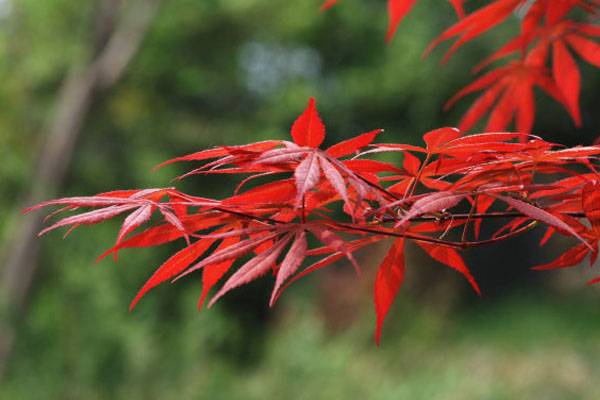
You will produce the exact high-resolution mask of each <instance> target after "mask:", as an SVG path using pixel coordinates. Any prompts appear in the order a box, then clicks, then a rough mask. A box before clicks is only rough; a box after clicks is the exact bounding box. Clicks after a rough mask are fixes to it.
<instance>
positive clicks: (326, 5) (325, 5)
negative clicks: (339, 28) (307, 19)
mask: <svg viewBox="0 0 600 400" xmlns="http://www.w3.org/2000/svg"><path fill="white" fill-rule="evenodd" d="M337 2H338V0H325V3H323V5H321V11H325V10H328V9H330V8H331V7H333V6H334V5H335V4H336V3H337Z"/></svg>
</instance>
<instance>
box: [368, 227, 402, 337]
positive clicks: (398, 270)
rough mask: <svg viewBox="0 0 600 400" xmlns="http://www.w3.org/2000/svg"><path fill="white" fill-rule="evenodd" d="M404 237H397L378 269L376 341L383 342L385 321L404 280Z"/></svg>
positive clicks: (375, 292) (376, 283) (376, 285)
mask: <svg viewBox="0 0 600 400" xmlns="http://www.w3.org/2000/svg"><path fill="white" fill-rule="evenodd" d="M404 268H405V266H404V239H401V238H400V239H396V240H395V241H394V243H393V244H392V247H391V248H390V250H389V251H388V252H387V254H386V256H385V258H384V260H383V262H382V263H381V265H380V266H379V268H378V269H377V277H376V278H375V290H374V299H375V313H376V315H377V326H376V328H375V341H376V343H377V345H379V343H380V342H381V330H382V328H383V321H384V320H385V317H386V315H387V313H388V312H389V310H390V307H391V306H392V303H393V302H394V299H395V298H396V295H397V294H398V291H399V290H400V287H401V286H402V282H404Z"/></svg>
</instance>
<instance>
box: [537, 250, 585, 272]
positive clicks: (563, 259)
mask: <svg viewBox="0 0 600 400" xmlns="http://www.w3.org/2000/svg"><path fill="white" fill-rule="evenodd" d="M589 251H590V249H588V248H587V246H586V245H585V244H579V245H577V246H575V247H572V248H570V249H569V250H567V251H566V252H564V253H563V254H561V256H560V257H558V258H557V259H556V260H554V261H552V262H549V263H547V264H543V265H538V266H536V267H533V268H531V269H534V270H537V271H545V270H549V269H557V268H568V267H573V266H576V265H577V264H579V263H581V262H582V261H583V259H584V258H585V256H586V255H587V254H588V253H589Z"/></svg>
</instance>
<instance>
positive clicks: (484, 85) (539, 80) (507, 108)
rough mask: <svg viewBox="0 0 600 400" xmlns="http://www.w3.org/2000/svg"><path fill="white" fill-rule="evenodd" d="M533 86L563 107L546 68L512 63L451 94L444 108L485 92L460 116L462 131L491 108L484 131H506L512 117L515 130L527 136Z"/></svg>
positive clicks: (531, 108) (533, 106)
mask: <svg viewBox="0 0 600 400" xmlns="http://www.w3.org/2000/svg"><path fill="white" fill-rule="evenodd" d="M536 86H537V87H539V88H540V89H542V90H543V91H544V92H546V93H547V94H549V95H550V96H551V97H552V98H554V99H555V100H557V101H559V102H560V103H562V104H565V102H564V101H563V97H562V95H561V93H560V92H559V90H558V88H557V87H556V84H555V83H554V81H553V80H552V78H551V77H550V74H549V72H548V70H547V69H546V68H545V67H542V66H539V65H532V64H529V63H527V62H521V61H514V62H512V63H510V64H509V65H507V66H503V67H500V68H497V69H495V70H493V71H490V72H488V73H487V74H485V75H483V76H482V77H480V78H478V79H477V80H475V81H474V82H473V83H471V84H470V85H468V86H466V87H465V88H463V89H462V90H461V91H459V92H458V93H457V94H456V95H454V97H452V98H451V99H450V100H449V101H448V102H447V103H446V105H445V106H444V107H445V108H446V109H448V108H450V107H452V105H454V104H455V103H456V102H457V101H458V100H460V99H461V98H463V97H464V96H466V95H468V94H471V93H474V92H477V91H480V90H485V92H484V94H482V95H481V96H480V97H479V98H478V99H477V100H476V101H475V102H474V103H473V105H471V107H470V108H469V109H468V111H467V112H466V113H465V115H464V116H463V117H462V119H461V121H460V124H459V128H460V129H461V130H465V131H466V130H469V129H471V128H472V127H473V126H474V125H475V124H476V123H477V121H479V119H481V118H482V117H483V115H484V114H485V113H487V112H488V111H489V110H490V109H492V111H491V114H490V118H489V120H488V123H487V126H486V128H485V130H486V131H491V132H493V131H502V130H504V129H506V128H507V127H508V126H509V124H510V122H511V121H512V119H513V116H514V117H515V118H516V126H517V130H518V131H519V132H524V133H530V132H531V130H532V127H533V122H534V117H535V104H534V96H533V88H534V87H536Z"/></svg>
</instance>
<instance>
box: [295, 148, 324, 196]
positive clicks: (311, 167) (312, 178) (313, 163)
mask: <svg viewBox="0 0 600 400" xmlns="http://www.w3.org/2000/svg"><path fill="white" fill-rule="evenodd" d="M319 171H320V170H319V159H318V157H317V156H316V154H314V153H310V154H309V155H308V156H306V158H305V159H304V160H302V162H301V163H300V164H298V166H297V167H296V171H295V172H294V179H295V180H296V202H295V205H296V207H300V205H301V204H302V199H303V198H304V196H305V195H306V193H307V192H308V191H310V190H311V189H312V188H314V187H315V186H316V185H317V183H319V178H320V176H321V174H320V172H319Z"/></svg>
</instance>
